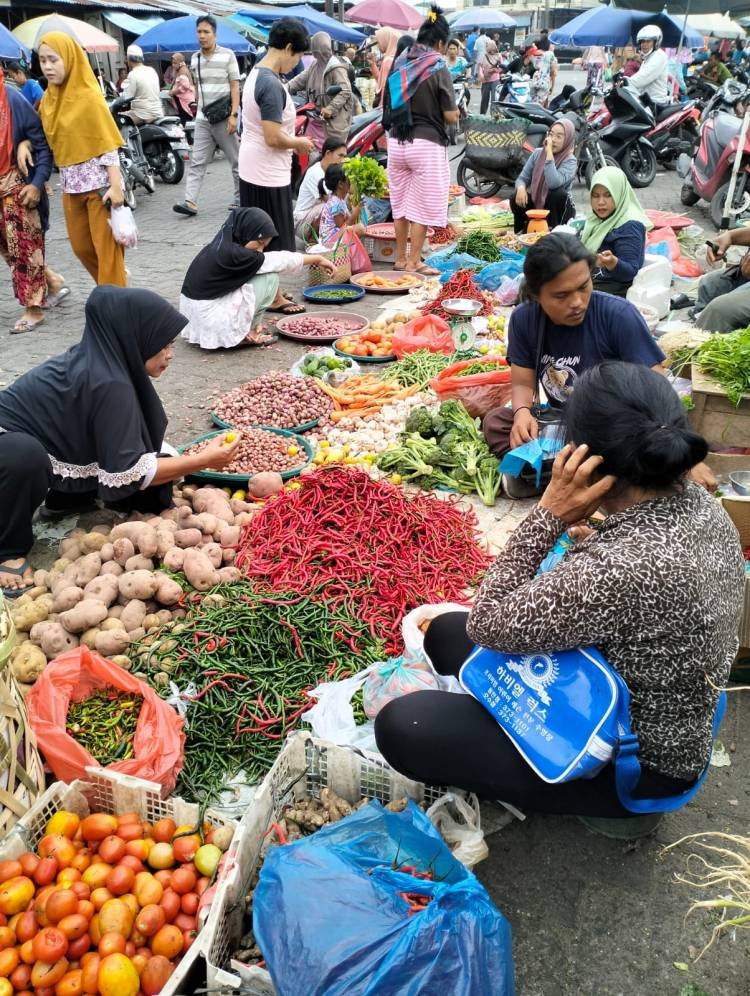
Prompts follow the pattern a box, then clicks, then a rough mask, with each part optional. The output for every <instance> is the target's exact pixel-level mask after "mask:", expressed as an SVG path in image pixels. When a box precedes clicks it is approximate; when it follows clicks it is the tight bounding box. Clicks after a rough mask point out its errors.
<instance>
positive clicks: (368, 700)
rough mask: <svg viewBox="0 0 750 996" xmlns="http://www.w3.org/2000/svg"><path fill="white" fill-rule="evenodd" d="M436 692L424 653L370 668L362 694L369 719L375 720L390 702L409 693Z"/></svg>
mask: <svg viewBox="0 0 750 996" xmlns="http://www.w3.org/2000/svg"><path fill="white" fill-rule="evenodd" d="M435 691H439V686H438V682H437V680H436V678H435V672H434V671H433V669H432V668H431V667H430V665H429V664H428V663H427V660H426V658H425V656H424V654H423V653H420V654H418V655H415V656H414V657H391V658H390V659H389V660H387V661H383V662H381V663H378V664H376V665H375V666H374V667H372V668H370V669H369V674H368V675H367V679H366V681H365V686H364V691H363V694H362V703H363V705H364V707H365V715H366V716H367V718H368V719H375V717H376V716H377V714H378V713H379V712H380V710H381V709H382V708H383V707H384V706H387V705H388V703H389V702H391V701H392V700H393V699H400V698H403V696H404V695H411V693H412V692H435Z"/></svg>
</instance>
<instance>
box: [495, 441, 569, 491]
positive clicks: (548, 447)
mask: <svg viewBox="0 0 750 996" xmlns="http://www.w3.org/2000/svg"><path fill="white" fill-rule="evenodd" d="M562 445H563V443H562V440H561V439H559V438H557V437H555V436H540V437H539V438H538V439H532V440H530V441H529V442H528V443H522V444H521V445H520V446H516V448H515V449H514V450H509V451H508V452H507V453H506V454H505V456H504V457H503V458H502V460H501V461H500V473H501V474H509V475H510V476H511V477H520V475H521V473H522V472H523V470H524V469H525V467H526V464H528V465H529V466H530V467H531V469H532V470H533V471H535V472H536V486H537V487H539V485H540V484H541V482H542V464H543V463H544V458H545V457H550V456H554V455H555V454H556V453H559V452H560V450H561V449H562Z"/></svg>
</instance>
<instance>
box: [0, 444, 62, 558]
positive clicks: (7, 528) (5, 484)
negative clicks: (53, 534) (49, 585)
mask: <svg viewBox="0 0 750 996" xmlns="http://www.w3.org/2000/svg"><path fill="white" fill-rule="evenodd" d="M51 480H52V466H51V465H50V462H49V457H48V456H47V452H46V450H45V449H44V447H43V446H42V444H41V443H40V442H38V440H36V439H34V437H33V436H28V435H26V433H25V432H0V562H2V561H5V560H14V559H16V558H18V557H25V556H26V554H27V553H28V552H29V550H30V549H31V548H32V546H33V545H34V535H33V533H32V531H31V520H32V519H33V517H34V512H36V510H37V509H38V508H39V506H40V505H41V504H42V502H43V501H44V498H45V495H46V494H47V490H48V489H49V486H50V481H51Z"/></svg>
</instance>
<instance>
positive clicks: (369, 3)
mask: <svg viewBox="0 0 750 996" xmlns="http://www.w3.org/2000/svg"><path fill="white" fill-rule="evenodd" d="M344 17H345V18H346V20H347V21H356V22H357V24H378V25H381V26H382V25H386V26H387V27H389V28H398V29H399V30H400V31H409V30H411V29H413V28H418V27H419V26H420V25H421V24H422V22H423V21H424V19H425V15H424V14H422V13H420V12H419V11H418V10H417V9H416V8H415V7H412V6H411V4H408V3H404V0H362V3H357V4H355V5H354V6H353V7H350V8H349V10H347V12H346V14H345V15H344Z"/></svg>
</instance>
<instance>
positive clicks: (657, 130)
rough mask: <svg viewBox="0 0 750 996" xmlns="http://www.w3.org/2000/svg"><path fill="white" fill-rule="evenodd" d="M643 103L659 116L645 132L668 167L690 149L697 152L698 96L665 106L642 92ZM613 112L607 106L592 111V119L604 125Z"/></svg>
mask: <svg viewBox="0 0 750 996" xmlns="http://www.w3.org/2000/svg"><path fill="white" fill-rule="evenodd" d="M640 101H641V103H642V104H643V105H644V107H646V108H647V109H648V110H649V111H651V113H652V114H653V115H654V117H655V121H656V123H655V125H654V127H653V128H652V129H651V130H650V131H647V132H646V134H645V138H646V139H647V140H648V141H649V142H651V143H652V145H653V147H654V153H655V155H656V161H657V163H659V164H660V165H661V166H664V167H665V168H666V169H675V168H676V165H677V160H678V158H679V157H680V156H681V155H682V154H683V153H687V154H689V155H691V156H692V155H693V153H694V151H695V149H696V148H697V146H698V121H699V120H700V116H701V114H700V111H699V109H698V107H697V106H696V102H695V101H694V100H688V101H687V102H686V103H684V104H680V103H676V104H668V105H666V106H663V107H658V106H656V105H654V103H653V101H652V100H651V99H650V98H649V96H648V94H642V95H641V97H640ZM611 120H612V115H611V113H610V111H609V110H608V108H607V106H606V102H605V106H604V107H602V108H600V109H599V110H598V111H597V112H595V113H594V114H593V115H592V118H591V121H592V123H593V122H597V123H598V127H599V128H602V127H604V126H605V125H608V124H610V122H611Z"/></svg>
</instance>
